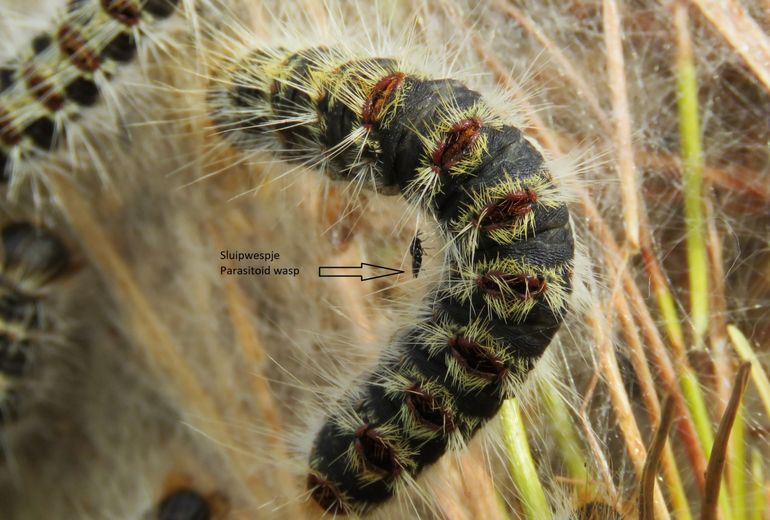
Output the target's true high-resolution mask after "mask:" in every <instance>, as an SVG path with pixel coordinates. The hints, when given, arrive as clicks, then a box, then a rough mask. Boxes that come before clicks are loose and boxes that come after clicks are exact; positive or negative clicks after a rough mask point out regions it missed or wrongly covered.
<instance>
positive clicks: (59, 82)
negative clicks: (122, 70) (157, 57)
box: [0, 0, 177, 181]
mask: <svg viewBox="0 0 770 520" xmlns="http://www.w3.org/2000/svg"><path fill="white" fill-rule="evenodd" d="M176 2H177V0H70V2H69V4H68V6H67V8H66V10H65V11H64V12H63V13H62V14H61V15H60V16H59V17H58V18H57V19H56V21H55V23H54V24H53V26H52V29H51V30H50V31H48V32H44V33H42V34H40V35H38V36H36V37H35V38H33V39H32V41H31V43H30V45H29V47H28V48H26V49H23V50H22V51H21V52H20V54H19V55H18V56H17V57H15V58H14V59H12V60H11V61H9V62H6V63H3V64H0V180H3V181H7V180H8V179H9V177H10V176H11V172H12V170H13V167H14V165H16V164H21V163H22V162H23V161H24V160H26V159H29V158H32V157H38V156H41V155H44V154H45V153H46V152H48V151H50V150H51V149H53V148H55V147H56V146H57V145H59V144H60V143H62V142H63V140H64V138H65V137H66V128H67V126H66V125H67V123H68V122H69V121H72V120H74V119H77V118H78V117H79V115H80V114H81V112H82V110H83V109H85V108H88V107H91V106H93V105H95V104H97V102H98V101H99V99H100V92H101V91H102V90H103V89H104V87H105V85H106V84H107V82H108V81H110V79H111V78H112V77H113V76H114V75H115V74H116V73H117V71H118V69H119V67H120V66H121V65H124V64H126V63H128V62H130V61H132V60H133V58H134V56H135V55H136V49H137V43H138V40H139V38H140V37H141V36H142V34H143V32H144V31H145V30H146V27H147V26H148V25H149V24H151V23H152V22H154V21H156V20H159V19H163V18H167V17H169V16H170V15H171V14H172V13H173V12H174V9H175V4H176Z"/></svg>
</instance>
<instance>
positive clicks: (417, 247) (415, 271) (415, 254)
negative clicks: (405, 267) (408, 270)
mask: <svg viewBox="0 0 770 520" xmlns="http://www.w3.org/2000/svg"><path fill="white" fill-rule="evenodd" d="M424 252H425V249H424V248H423V247H422V240H420V232H419V231H418V232H417V234H416V235H415V236H414V238H413V239H412V243H411V244H410V245H409V254H410V255H412V276H414V277H415V278H417V276H418V275H419V274H420V267H422V255H423V253H424Z"/></svg>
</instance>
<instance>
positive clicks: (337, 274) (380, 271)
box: [318, 262, 404, 282]
mask: <svg viewBox="0 0 770 520" xmlns="http://www.w3.org/2000/svg"><path fill="white" fill-rule="evenodd" d="M403 272H404V271H402V270H400V269H391V268H390V267H383V266H381V265H374V264H367V263H366V262H361V265H360V266H358V267H356V266H350V267H338V266H325V267H319V268H318V276H320V277H321V278H358V279H360V280H361V281H362V282H365V281H366V280H374V279H375V278H385V277H386V276H393V275H394V274H401V273H403Z"/></svg>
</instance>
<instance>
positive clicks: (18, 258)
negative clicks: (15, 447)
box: [0, 222, 70, 424]
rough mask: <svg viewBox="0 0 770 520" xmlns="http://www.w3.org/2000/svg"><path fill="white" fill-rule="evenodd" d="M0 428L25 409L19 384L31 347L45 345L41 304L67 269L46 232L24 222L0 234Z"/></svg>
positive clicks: (63, 252)
mask: <svg viewBox="0 0 770 520" xmlns="http://www.w3.org/2000/svg"><path fill="white" fill-rule="evenodd" d="M0 240H1V241H2V243H0V254H1V255H2V256H0V424H6V423H9V422H12V421H13V420H15V419H16V418H17V416H18V415H19V414H20V409H21V408H23V407H24V406H25V403H24V397H25V394H24V392H23V391H20V386H21V385H20V381H23V378H24V376H25V375H27V372H28V371H29V369H30V364H31V363H30V361H31V359H32V358H33V357H34V354H35V345H36V344H37V343H38V342H40V341H46V339H45V337H46V333H47V332H48V331H47V330H46V328H47V326H46V320H45V317H44V316H43V315H42V311H43V305H42V302H43V299H44V298H45V296H46V294H47V292H48V289H49V288H50V287H51V284H53V283H54V282H55V281H56V280H58V279H60V278H61V277H62V276H63V275H64V274H65V273H66V272H67V271H68V269H69V267H70V254H69V252H68V250H67V249H66V247H65V246H64V244H63V243H62V242H61V241H60V240H59V239H58V238H57V237H55V236H54V235H52V234H51V233H50V232H49V231H47V230H45V229H43V228H40V227H37V226H35V225H32V224H29V223H27V222H18V223H10V224H7V225H5V227H3V228H2V230H0Z"/></svg>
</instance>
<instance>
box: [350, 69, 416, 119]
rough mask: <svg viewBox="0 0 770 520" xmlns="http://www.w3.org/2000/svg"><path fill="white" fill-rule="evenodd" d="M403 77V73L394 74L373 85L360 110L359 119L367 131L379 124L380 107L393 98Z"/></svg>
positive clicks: (404, 75)
mask: <svg viewBox="0 0 770 520" xmlns="http://www.w3.org/2000/svg"><path fill="white" fill-rule="evenodd" d="M405 77H406V74H405V73H403V72H394V73H393V74H389V75H387V76H385V77H384V78H382V79H381V80H380V81H378V82H377V83H376V84H375V85H374V88H372V91H371V92H370V93H369V96H368V97H367V98H366V101H364V106H363V108H362V109H361V119H362V122H363V125H364V127H365V128H366V129H367V130H370V129H371V128H372V127H374V126H375V125H376V124H377V123H379V122H380V119H381V117H382V113H381V112H382V107H383V106H385V104H386V103H387V102H388V100H389V99H390V98H391V97H392V96H393V93H394V92H395V91H396V90H397V89H398V87H399V86H400V85H401V83H402V82H403V81H404V78H405Z"/></svg>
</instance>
